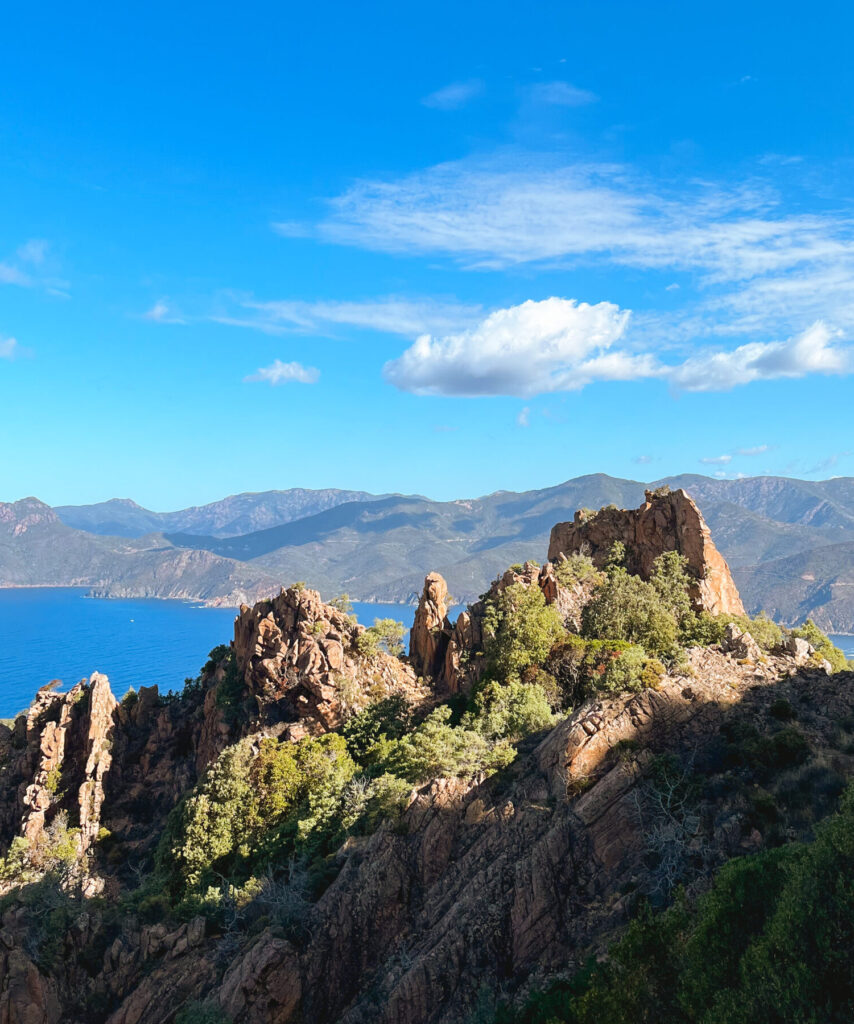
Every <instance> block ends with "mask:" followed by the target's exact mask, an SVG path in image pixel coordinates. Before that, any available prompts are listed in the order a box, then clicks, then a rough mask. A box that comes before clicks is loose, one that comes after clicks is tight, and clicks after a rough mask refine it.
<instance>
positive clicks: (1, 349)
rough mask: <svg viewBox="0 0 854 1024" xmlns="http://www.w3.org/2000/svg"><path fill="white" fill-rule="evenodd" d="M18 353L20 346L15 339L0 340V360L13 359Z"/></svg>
mask: <svg viewBox="0 0 854 1024" xmlns="http://www.w3.org/2000/svg"><path fill="white" fill-rule="evenodd" d="M20 351H21V346H20V345H19V344H18V342H17V340H16V339H15V338H0V359H14V358H15V356H16V355H19V354H20Z"/></svg>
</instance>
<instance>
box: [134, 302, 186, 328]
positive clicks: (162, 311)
mask: <svg viewBox="0 0 854 1024" xmlns="http://www.w3.org/2000/svg"><path fill="white" fill-rule="evenodd" d="M142 319H143V320H153V321H154V322H155V323H157V324H184V323H186V322H187V321H186V320H185V319H184V318H183V317H182V316H181V315H180V314H179V313H178V312H177V311H176V310H174V309H173V308H172V307H171V306H170V305H169V303H168V302H167V301H166V299H158V300H157V302H155V303H154V305H153V306H152V307H151V309H149V310H148V311H147V312H146V313H143V314H142Z"/></svg>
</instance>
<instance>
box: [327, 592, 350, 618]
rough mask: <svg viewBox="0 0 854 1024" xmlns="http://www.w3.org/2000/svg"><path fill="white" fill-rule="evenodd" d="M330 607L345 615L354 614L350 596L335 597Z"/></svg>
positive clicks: (340, 595)
mask: <svg viewBox="0 0 854 1024" xmlns="http://www.w3.org/2000/svg"><path fill="white" fill-rule="evenodd" d="M329 606H330V608H334V609H335V610H336V611H339V612H343V614H344V615H352V614H353V602H352V601H351V600H350V595H349V594H339V595H338V596H337V597H333V598H332V600H331V601H330V602H329Z"/></svg>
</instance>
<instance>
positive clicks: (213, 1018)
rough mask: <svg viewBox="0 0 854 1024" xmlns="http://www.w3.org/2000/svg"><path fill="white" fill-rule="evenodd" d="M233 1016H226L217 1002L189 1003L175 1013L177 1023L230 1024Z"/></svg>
mask: <svg viewBox="0 0 854 1024" xmlns="http://www.w3.org/2000/svg"><path fill="white" fill-rule="evenodd" d="M230 1021H231V1018H230V1017H228V1016H226V1014H225V1012H224V1011H223V1010H221V1009H220V1008H219V1007H218V1006H217V1005H216V1004H215V1003H207V1002H206V1003H202V1002H198V1001H196V1002H193V1003H188V1004H187V1006H185V1007H184V1008H183V1009H182V1010H179V1011H178V1013H177V1014H176V1015H175V1024H230Z"/></svg>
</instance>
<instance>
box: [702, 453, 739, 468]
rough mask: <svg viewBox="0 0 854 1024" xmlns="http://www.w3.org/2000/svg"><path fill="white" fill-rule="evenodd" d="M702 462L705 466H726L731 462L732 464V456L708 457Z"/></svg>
mask: <svg viewBox="0 0 854 1024" xmlns="http://www.w3.org/2000/svg"><path fill="white" fill-rule="evenodd" d="M700 462H702V463H703V465H704V466H726V465H728V464H729V463H730V462H732V456H731V455H710V456H707V457H706V458H705V459H700Z"/></svg>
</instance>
